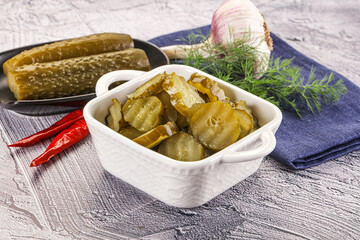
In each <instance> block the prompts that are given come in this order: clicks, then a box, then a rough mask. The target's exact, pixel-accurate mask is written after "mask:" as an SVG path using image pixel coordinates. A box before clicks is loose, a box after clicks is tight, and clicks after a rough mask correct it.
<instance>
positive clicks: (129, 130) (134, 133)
mask: <svg viewBox="0 0 360 240" xmlns="http://www.w3.org/2000/svg"><path fill="white" fill-rule="evenodd" d="M119 133H120V134H121V135H124V136H125V137H127V138H130V139H134V138H137V137H140V136H141V135H143V134H144V133H142V132H140V131H138V130H137V129H136V128H134V127H125V128H122V129H120V132H119Z"/></svg>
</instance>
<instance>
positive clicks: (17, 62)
mask: <svg viewBox="0 0 360 240" xmlns="http://www.w3.org/2000/svg"><path fill="white" fill-rule="evenodd" d="M133 47H134V41H133V39H132V38H131V36H130V35H127V34H122V33H99V34H92V35H88V36H84V37H79V38H73V39H68V40H63V41H58V42H54V43H51V44H45V45H42V46H39V47H35V48H32V49H30V50H26V51H23V52H21V53H20V54H18V55H16V56H14V57H13V58H11V59H9V60H7V61H6V62H5V63H4V64H3V71H4V74H7V73H8V72H10V71H14V70H15V69H16V68H17V67H19V66H23V65H28V64H33V63H43V62H52V61H58V60H63V59H68V58H75V57H82V56H89V55H93V54H100V53H106V52H113V51H120V50H124V49H127V48H133Z"/></svg>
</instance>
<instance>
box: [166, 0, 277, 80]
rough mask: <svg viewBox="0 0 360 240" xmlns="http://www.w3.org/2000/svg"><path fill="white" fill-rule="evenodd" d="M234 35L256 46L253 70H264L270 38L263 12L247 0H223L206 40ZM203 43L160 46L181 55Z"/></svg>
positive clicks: (226, 39)
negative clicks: (255, 63)
mask: <svg viewBox="0 0 360 240" xmlns="http://www.w3.org/2000/svg"><path fill="white" fill-rule="evenodd" d="M235 39H238V40H244V41H245V43H246V44H248V45H249V46H252V47H255V48H256V50H257V52H258V56H257V59H258V60H257V66H255V67H254V72H255V73H258V72H260V71H264V70H266V68H267V65H268V61H269V58H270V52H271V50H272V39H271V37H270V32H269V30H268V28H267V25H266V22H265V19H264V16H263V15H262V14H261V13H260V11H259V9H257V7H256V6H255V5H254V4H253V3H252V2H251V1H250V0H226V1H225V2H224V3H223V4H222V5H221V6H220V7H219V8H218V9H217V10H216V11H215V13H214V14H213V17H212V21H211V32H210V36H209V38H208V39H207V40H206V41H208V42H209V43H221V44H223V45H226V44H227V43H228V42H229V41H233V40H235ZM203 45H204V43H200V44H197V45H192V46H189V45H173V46H167V47H162V48H161V49H162V50H163V51H164V52H165V54H166V55H167V56H168V57H169V58H170V59H174V58H175V57H176V58H178V59H181V58H185V57H186V49H187V48H192V47H197V48H201V47H202V46H203ZM204 54H205V53H204Z"/></svg>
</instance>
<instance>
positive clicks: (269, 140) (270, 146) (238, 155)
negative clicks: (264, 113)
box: [221, 129, 276, 163]
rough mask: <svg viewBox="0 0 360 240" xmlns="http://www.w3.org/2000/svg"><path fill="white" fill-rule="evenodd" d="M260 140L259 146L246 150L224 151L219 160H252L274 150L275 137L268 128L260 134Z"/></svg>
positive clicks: (224, 161)
mask: <svg viewBox="0 0 360 240" xmlns="http://www.w3.org/2000/svg"><path fill="white" fill-rule="evenodd" d="M260 140H261V145H260V146H259V147H257V148H255V149H251V150H248V151H240V152H230V153H226V154H225V155H224V156H222V158H221V162H223V163H238V162H247V161H252V160H256V159H259V158H262V157H264V156H266V155H268V154H269V153H271V152H272V151H273V150H274V148H275V145H276V139H275V135H274V133H273V132H272V131H271V130H270V129H267V130H266V131H265V132H262V133H261V134H260ZM235 151H236V149H235Z"/></svg>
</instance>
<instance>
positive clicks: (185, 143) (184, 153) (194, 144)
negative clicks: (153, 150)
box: [158, 132, 205, 162]
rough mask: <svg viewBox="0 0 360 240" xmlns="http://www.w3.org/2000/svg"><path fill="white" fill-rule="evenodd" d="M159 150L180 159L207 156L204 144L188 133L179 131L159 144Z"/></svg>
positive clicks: (190, 159) (193, 159) (187, 160)
mask: <svg viewBox="0 0 360 240" xmlns="http://www.w3.org/2000/svg"><path fill="white" fill-rule="evenodd" d="M158 152H159V153H161V154H163V155H165V156H168V157H170V158H173V159H176V160H179V161H185V162H189V161H198V160H200V159H203V158H204V157H205V151H204V147H203V145H201V144H200V143H199V142H198V141H197V140H196V139H195V138H194V137H193V136H191V135H190V134H188V133H184V132H179V133H177V134H175V135H173V136H171V137H169V138H168V139H166V140H165V141H164V142H162V143H161V144H160V146H159V149H158Z"/></svg>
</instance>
